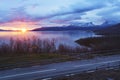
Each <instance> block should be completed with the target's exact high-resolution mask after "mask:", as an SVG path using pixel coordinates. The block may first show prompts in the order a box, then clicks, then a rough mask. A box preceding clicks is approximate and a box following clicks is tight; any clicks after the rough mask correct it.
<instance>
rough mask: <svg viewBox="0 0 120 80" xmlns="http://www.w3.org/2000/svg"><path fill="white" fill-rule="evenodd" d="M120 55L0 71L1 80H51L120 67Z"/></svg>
mask: <svg viewBox="0 0 120 80" xmlns="http://www.w3.org/2000/svg"><path fill="white" fill-rule="evenodd" d="M118 63H120V55H114V56H108V57H101V58H94V59H91V60H82V61H80V60H77V61H68V62H62V63H53V64H49V65H43V66H32V67H28V68H16V69H12V70H4V71H0V80H34V79H36V78H41V79H42V78H43V79H44V78H50V77H54V76H61V75H67V74H69V73H71V74H74V73H77V72H82V71H87V70H91V69H96V67H97V68H98V67H99V68H100V67H106V66H108V65H109V66H112V65H118Z"/></svg>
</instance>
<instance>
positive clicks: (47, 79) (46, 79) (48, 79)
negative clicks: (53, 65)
mask: <svg viewBox="0 0 120 80" xmlns="http://www.w3.org/2000/svg"><path fill="white" fill-rule="evenodd" d="M51 79H52V78H45V79H42V80H51Z"/></svg>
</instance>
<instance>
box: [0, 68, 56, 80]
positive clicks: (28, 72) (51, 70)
mask: <svg viewBox="0 0 120 80" xmlns="http://www.w3.org/2000/svg"><path fill="white" fill-rule="evenodd" d="M55 70H56V69H49V70H43V71H34V72H27V73H21V74H15V75H8V76H3V77H0V79H3V78H10V77H16V76H23V75H29V74H35V73H42V72H48V71H55Z"/></svg>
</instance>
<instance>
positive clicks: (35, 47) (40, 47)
mask: <svg viewBox="0 0 120 80" xmlns="http://www.w3.org/2000/svg"><path fill="white" fill-rule="evenodd" d="M84 51H87V48H81V47H71V46H68V45H65V44H59V46H58V47H56V40H55V39H52V40H49V39H46V40H41V39H38V38H36V37H33V38H32V39H29V38H27V39H23V40H21V39H12V38H11V39H10V42H9V43H5V42H4V43H1V44H0V54H2V55H6V54H42V53H60V54H63V53H79V52H84Z"/></svg>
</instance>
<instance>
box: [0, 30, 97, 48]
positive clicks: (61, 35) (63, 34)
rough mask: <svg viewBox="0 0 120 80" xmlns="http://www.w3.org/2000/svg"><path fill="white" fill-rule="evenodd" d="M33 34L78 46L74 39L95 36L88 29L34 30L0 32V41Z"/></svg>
mask: <svg viewBox="0 0 120 80" xmlns="http://www.w3.org/2000/svg"><path fill="white" fill-rule="evenodd" d="M33 36H35V37H37V38H40V39H55V40H56V42H57V43H58V44H59V43H63V44H66V45H69V46H79V45H78V44H77V43H75V42H74V41H75V40H78V39H80V38H87V37H93V36H97V35H95V34H94V33H93V32H89V31H36V32H25V33H22V32H0V43H2V42H9V40H10V38H14V39H17V38H19V39H24V38H31V39H32V38H33Z"/></svg>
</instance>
